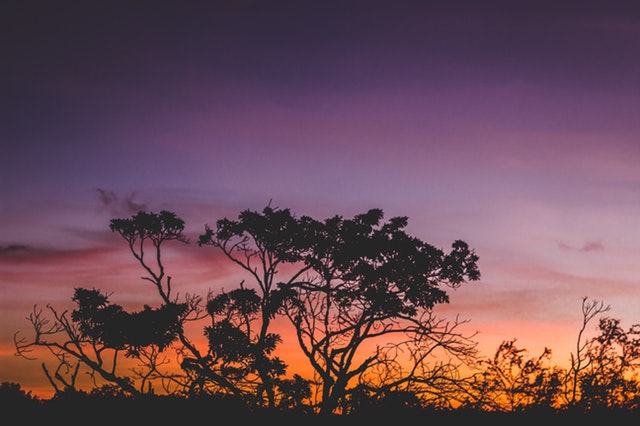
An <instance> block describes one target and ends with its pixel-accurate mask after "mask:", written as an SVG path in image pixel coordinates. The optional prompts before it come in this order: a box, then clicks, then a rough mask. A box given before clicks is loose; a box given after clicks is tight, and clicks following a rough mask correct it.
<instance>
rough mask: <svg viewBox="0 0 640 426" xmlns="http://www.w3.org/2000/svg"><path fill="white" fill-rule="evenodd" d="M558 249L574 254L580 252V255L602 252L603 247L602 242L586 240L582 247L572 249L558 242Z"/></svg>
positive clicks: (572, 247)
mask: <svg viewBox="0 0 640 426" xmlns="http://www.w3.org/2000/svg"><path fill="white" fill-rule="evenodd" d="M558 248H559V249H560V250H563V251H575V252H581V253H588V252H591V251H602V250H604V245H603V244H602V241H599V240H597V241H590V240H587V241H586V242H585V243H584V244H583V245H582V247H574V246H571V245H569V244H567V243H565V242H563V241H559V242H558Z"/></svg>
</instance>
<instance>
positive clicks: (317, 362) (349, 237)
mask: <svg viewBox="0 0 640 426" xmlns="http://www.w3.org/2000/svg"><path fill="white" fill-rule="evenodd" d="M382 218H383V213H382V210H379V209H372V210H370V211H368V212H366V213H364V214H361V215H357V216H355V217H354V218H353V219H343V218H342V217H340V216H334V217H332V218H329V219H327V220H325V221H322V222H321V221H318V220H315V219H313V218H311V217H308V216H303V217H301V218H299V219H298V218H296V217H295V216H293V215H292V214H291V212H290V211H289V210H288V209H282V210H281V209H274V208H272V207H270V206H267V207H266V208H265V209H263V211H262V212H256V211H249V210H246V211H243V212H242V213H241V214H240V215H239V218H238V220H235V221H232V220H228V219H223V220H220V221H218V222H217V228H216V230H214V229H212V228H210V227H207V228H206V229H205V231H206V232H205V234H203V235H202V236H201V237H200V241H199V242H200V244H201V245H204V244H206V245H212V246H214V247H217V248H219V249H221V250H222V251H223V253H224V254H225V255H227V256H228V257H229V258H230V259H231V260H233V261H234V262H235V263H237V264H238V265H240V266H241V267H242V268H244V269H245V270H246V271H247V272H249V273H250V274H251V275H252V276H253V278H254V279H255V281H256V283H257V284H258V287H259V289H260V292H261V293H260V299H261V300H260V306H261V310H262V317H261V324H262V327H261V328H260V330H261V331H260V335H259V336H258V338H257V341H258V342H259V341H261V340H264V339H265V338H266V336H268V335H269V334H268V333H267V330H268V327H269V323H270V319H271V318H272V317H273V316H274V315H277V314H278V313H283V314H284V315H286V316H287V317H288V318H289V319H290V320H291V323H292V324H293V326H294V327H295V330H296V334H297V337H298V343H299V345H300V347H301V349H302V351H303V352H304V354H305V355H306V356H307V358H308V360H309V362H310V364H311V366H312V367H313V369H314V371H315V373H316V375H317V379H318V380H319V382H320V397H319V401H320V403H319V404H320V411H321V412H323V413H333V412H334V411H336V410H337V409H338V408H339V405H340V404H341V403H342V402H343V400H344V398H345V397H346V395H347V392H348V388H349V386H354V383H357V382H360V384H364V383H366V384H367V385H368V386H369V387H370V388H372V389H373V388H376V389H377V392H379V393H383V392H389V391H390V390H393V389H396V388H398V387H401V388H403V389H404V388H411V387H416V386H417V387H420V386H426V385H433V384H434V381H435V377H442V373H443V372H444V371H446V370H447V369H446V368H445V367H443V366H442V365H440V366H438V374H437V375H436V374H433V370H430V369H428V368H425V367H426V360H427V359H428V357H430V356H433V355H434V351H435V349H436V348H440V349H442V350H444V351H445V352H447V353H448V354H449V355H453V356H455V357H457V358H458V359H460V360H467V359H469V358H471V357H473V356H474V355H475V352H474V349H475V344H474V343H473V342H471V341H470V340H469V339H468V338H465V337H464V336H462V335H461V334H458V333H456V331H455V329H456V327H457V326H459V323H458V322H456V323H453V324H451V323H448V322H444V321H442V320H439V319H437V318H435V317H434V316H433V314H432V312H431V310H432V308H433V307H434V306H435V305H436V304H439V303H445V302H447V301H448V297H447V294H446V292H445V291H444V289H443V288H442V287H444V286H446V285H448V286H450V287H457V286H459V285H460V284H461V283H463V282H465V281H466V280H467V279H468V280H477V279H479V277H480V273H479V271H478V269H477V264H476V262H477V260H478V257H477V256H476V255H475V253H473V251H472V250H470V249H469V248H468V246H467V244H466V243H464V242H463V241H456V242H454V244H453V246H452V250H451V252H450V253H444V252H443V251H442V250H440V249H437V248H435V247H433V246H431V245H429V244H427V243H424V242H422V241H420V240H419V239H417V238H414V237H411V236H409V235H408V234H406V232H405V231H404V227H405V226H406V224H407V219H406V218H404V217H396V218H392V219H391V220H390V221H389V222H387V223H382ZM285 264H287V266H288V271H289V275H288V277H287V278H286V279H283V280H280V281H278V282H277V286H276V285H275V284H276V274H277V273H278V271H279V267H281V266H283V265H285ZM395 336H400V338H399V339H396V338H395ZM389 339H391V341H392V343H389ZM393 340H395V341H393ZM370 342H371V344H373V345H376V344H377V345H378V346H376V347H375V349H373V351H372V353H365V349H364V348H366V347H367V345H368V344H369V343H370ZM401 351H407V353H408V354H409V356H408V361H409V362H411V363H412V365H410V366H409V367H408V368H406V367H404V366H403V362H404V361H407V360H401V359H400V357H399V354H400V353H401ZM448 367H452V364H448ZM450 372H451V371H450V370H449V371H447V373H450ZM262 376H263V378H268V376H266V375H262ZM263 382H264V383H265V385H266V389H269V388H270V386H269V383H270V381H268V380H263Z"/></svg>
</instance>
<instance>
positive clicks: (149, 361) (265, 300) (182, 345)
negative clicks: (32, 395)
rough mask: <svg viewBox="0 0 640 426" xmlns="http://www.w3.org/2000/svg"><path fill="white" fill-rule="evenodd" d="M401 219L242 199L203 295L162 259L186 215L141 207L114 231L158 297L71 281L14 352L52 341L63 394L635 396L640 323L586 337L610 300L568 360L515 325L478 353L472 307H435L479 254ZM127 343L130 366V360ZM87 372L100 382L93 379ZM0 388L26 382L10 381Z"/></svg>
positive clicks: (408, 403) (363, 406) (581, 401)
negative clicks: (424, 234) (247, 206)
mask: <svg viewBox="0 0 640 426" xmlns="http://www.w3.org/2000/svg"><path fill="white" fill-rule="evenodd" d="M407 225H408V218H407V217H392V218H390V219H388V220H385V217H384V214H383V211H382V210H381V209H370V210H368V211H366V212H364V213H362V214H357V215H355V216H353V217H352V218H344V217H342V216H340V215H335V216H332V217H329V218H326V219H322V220H318V219H314V218H312V217H310V216H301V217H297V216H295V215H294V214H293V213H292V212H291V211H290V210H289V209H279V208H274V207H271V206H270V205H268V206H266V207H265V208H264V209H262V210H261V211H253V210H244V211H241V212H240V213H239V214H238V216H237V218H234V219H230V218H222V219H219V220H217V221H216V222H215V226H209V225H205V228H204V232H203V233H202V234H201V235H200V236H199V238H198V245H199V246H208V247H211V248H212V249H214V250H217V251H219V252H221V253H222V254H223V255H224V256H225V257H226V259H227V260H228V261H230V262H231V265H235V266H236V267H237V268H239V270H240V271H242V272H243V273H244V274H245V276H246V279H243V280H241V281H240V282H230V283H228V284H226V285H225V286H224V287H225V289H220V290H218V291H215V292H214V291H209V292H208V293H207V294H206V296H202V295H198V294H190V293H180V292H176V293H175V294H174V292H173V288H172V285H173V284H172V278H171V276H170V275H168V273H167V271H166V268H165V265H164V262H163V250H164V247H165V246H166V244H168V243H173V242H180V243H185V244H187V243H188V242H189V239H188V238H187V237H186V235H185V234H184V221H183V220H182V219H181V218H179V217H178V216H177V215H176V214H175V213H172V212H168V211H161V212H160V213H153V212H143V211H140V212H138V213H137V214H135V215H133V216H132V217H130V218H126V219H113V220H111V222H110V229H111V231H112V232H113V233H115V234H117V235H119V236H120V237H121V238H122V239H123V240H124V241H125V242H126V243H127V245H128V247H129V250H130V252H131V254H132V255H133V257H134V259H135V261H136V262H137V263H138V264H139V265H140V266H141V267H142V269H143V270H144V271H145V275H144V276H143V277H142V280H143V281H144V282H145V283H147V284H146V287H145V288H151V289H152V290H154V291H155V293H156V294H157V296H158V300H157V303H156V304H151V303H150V304H145V305H144V306H143V307H142V309H140V310H138V311H127V310H125V309H124V308H123V307H122V306H120V305H118V304H115V303H112V302H111V301H110V297H111V296H108V295H107V294H106V293H104V292H102V291H100V290H97V289H91V290H89V289H85V288H75V292H74V294H73V297H72V301H73V302H74V303H75V309H73V310H72V312H71V313H70V314H69V313H68V312H67V311H62V312H60V311H58V310H56V309H55V308H54V307H52V306H50V305H47V311H46V313H48V315H49V316H50V317H48V316H47V315H46V314H45V311H43V310H42V309H38V308H37V306H34V309H33V312H32V313H31V314H30V316H29V318H28V319H29V321H30V322H31V325H32V326H33V337H32V338H24V337H18V333H16V335H15V336H14V343H15V347H16V353H17V354H18V355H20V356H22V357H24V358H26V359H32V357H31V354H32V353H33V352H34V351H36V350H37V349H39V348H41V349H44V350H45V351H48V354H49V360H53V368H52V367H51V364H49V365H47V363H45V362H43V363H42V369H43V371H44V374H45V375H46V377H47V379H48V380H49V382H50V384H51V385H52V386H53V388H54V389H55V392H56V397H55V398H54V400H56V401H57V402H58V403H63V401H65V400H75V401H78V398H81V397H82V398H85V399H84V401H89V400H91V398H103V399H110V400H115V399H118V400H120V399H121V398H125V399H134V400H137V401H141V398H144V397H150V396H159V395H161V394H162V395H166V396H168V397H175V398H188V399H190V400H192V401H201V400H206V401H208V403H214V402H215V401H217V402H216V403H221V404H223V405H226V406H227V407H231V406H233V407H243V408H244V409H247V410H249V411H252V412H257V411H259V410H270V412H278V411H280V412H288V413H306V414H309V413H315V414H318V413H320V414H325V415H333V414H336V413H341V414H345V415H349V414H350V415H356V414H358V415H361V414H362V413H365V412H370V413H375V412H380V411H377V410H384V412H387V413H390V412H396V411H397V410H424V409H430V410H452V409H454V408H457V409H458V410H467V412H472V411H474V410H480V411H482V412H524V411H527V410H534V409H535V410H537V412H540V413H542V412H557V411H558V410H561V409H564V410H568V409H575V410H578V411H580V412H585V411H591V412H593V410H596V409H602V408H616V409H621V410H623V409H624V410H626V409H638V408H639V407H640V385H639V383H640V382H639V380H638V374H639V363H640V338H639V336H640V325H634V326H632V327H631V328H629V329H628V330H624V329H623V328H622V327H621V326H620V322H619V321H618V320H616V319H613V318H610V317H603V318H600V322H599V324H598V333H599V334H598V335H597V336H595V337H592V338H587V337H586V335H585V332H586V327H587V324H589V323H590V322H591V321H592V320H593V319H594V318H595V317H596V316H597V315H600V314H603V313H605V312H606V311H608V310H609V307H608V306H605V305H604V304H602V303H601V302H600V303H598V302H595V301H591V302H589V301H588V300H587V299H586V298H584V299H583V306H582V310H583V312H582V314H583V323H582V327H581V329H580V330H579V333H578V338H577V342H576V351H575V353H572V354H571V359H570V368H569V369H564V368H560V367H557V366H554V365H552V364H551V350H549V349H546V348H545V350H544V351H543V353H542V354H541V355H539V356H537V357H536V356H534V357H529V356H528V353H527V351H526V350H525V349H522V348H519V347H517V345H516V339H513V340H508V341H504V342H502V344H501V345H500V346H499V347H498V349H497V351H496V353H495V354H494V356H493V357H489V358H485V357H483V356H482V355H481V354H479V353H478V351H477V342H475V341H474V336H475V334H473V333H472V334H468V333H465V332H464V331H463V329H462V326H463V325H464V324H466V323H467V322H468V321H467V320H461V319H460V318H459V317H458V316H456V317H455V318H454V319H446V318H440V317H439V316H437V315H436V314H435V311H434V307H436V306H437V305H439V304H443V303H448V302H449V293H448V292H449V291H450V290H454V289H456V288H458V287H460V286H461V285H463V284H466V283H469V282H473V281H478V280H479V279H480V271H479V267H478V261H479V257H478V256H477V255H476V253H475V251H474V250H473V249H472V248H470V247H469V245H468V244H467V243H466V242H465V241H463V240H454V241H453V242H452V243H451V246H450V247H449V249H448V250H444V249H442V248H438V247H435V246H433V245H431V244H429V243H427V242H425V241H422V240H421V239H419V238H417V237H415V236H412V235H410V234H408V233H407V232H406V227H407ZM148 284H151V287H149V285H148ZM178 295H179V296H178ZM276 320H278V327H283V324H288V326H289V327H290V331H292V332H293V333H289V334H287V335H292V336H294V338H295V342H287V343H289V344H297V346H298V348H299V349H300V353H301V354H302V355H303V356H304V357H305V359H306V361H307V362H308V367H309V368H308V369H307V371H311V372H312V377H304V376H302V375H300V374H298V373H297V372H293V373H290V372H289V366H288V365H287V363H286V361H285V358H283V357H281V356H282V355H283V352H281V351H279V349H281V348H282V346H281V345H282V343H283V338H282V335H281V334H280V333H279V331H280V329H279V330H276V329H275V327H274V324H275V323H276ZM189 323H194V324H200V325H202V328H201V330H202V332H201V333H200V334H198V336H197V340H199V341H201V339H200V337H201V336H203V335H204V337H205V340H204V345H203V344H202V343H200V342H198V344H196V343H194V342H196V339H194V338H193V337H191V336H189V335H188V332H189V330H193V327H187V324H189ZM121 354H124V356H125V357H127V358H129V360H133V361H135V366H134V367H133V368H130V367H126V368H125V367H122V365H123V363H122V362H121V361H120V358H119V357H120V356H122V355H121ZM80 374H87V375H88V376H89V377H90V379H91V381H92V383H93V384H94V388H93V390H92V391H91V392H90V393H86V392H84V391H83V390H82V389H81V388H80V386H79V385H78V378H79V375H80ZM0 390H1V391H2V392H0V396H2V395H5V396H7V395H9V396H11V397H12V398H18V399H26V398H27V396H26V395H24V394H23V393H22V392H21V391H20V389H19V387H18V388H16V387H15V386H11V384H6V385H5V386H3V387H1V388H0ZM169 401H170V400H168V399H167V400H165V401H164V402H167V403H168V402H169ZM222 401H224V402H222ZM164 402H163V403H164Z"/></svg>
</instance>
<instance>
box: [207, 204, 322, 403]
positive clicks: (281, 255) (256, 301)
mask: <svg viewBox="0 0 640 426" xmlns="http://www.w3.org/2000/svg"><path fill="white" fill-rule="evenodd" d="M301 238H302V234H301V227H300V224H299V222H298V220H297V219H296V218H295V217H294V216H293V215H292V214H291V212H290V210H288V209H274V208H272V207H270V206H267V207H265V208H264V209H263V211H262V213H259V212H254V211H251V210H245V211H243V212H241V213H240V214H239V215H238V218H237V219H236V220H231V219H228V218H224V219H220V220H218V221H217V222H216V227H215V228H212V227H210V226H208V225H206V226H205V233H204V234H202V235H201V236H200V238H199V241H198V244H199V245H200V246H213V247H215V248H217V249H220V250H221V251H222V252H223V253H224V254H225V256H226V257H227V258H228V259H230V260H231V261H232V262H233V263H234V264H236V265H238V266H239V267H240V268H242V269H243V270H245V271H246V272H247V273H248V274H249V275H250V277H251V278H253V282H254V284H255V287H254V288H245V284H244V282H241V283H240V288H239V289H236V290H232V291H229V292H222V294H220V295H218V296H217V297H215V298H213V299H212V300H210V301H209V302H208V304H207V310H208V312H209V313H210V314H211V316H212V320H213V321H212V325H211V326H210V327H207V330H206V334H207V337H208V340H209V344H210V346H211V347H213V348H214V350H213V352H214V353H216V354H218V355H220V356H222V357H226V358H227V359H230V360H233V361H235V362H236V363H237V364H240V363H241V364H242V366H241V367H240V366H238V369H236V370H235V371H236V372H239V371H244V374H245V376H247V377H249V376H252V372H254V371H255V373H256V377H255V378H254V380H253V381H252V383H257V384H258V386H257V387H256V392H255V393H256V396H259V395H258V394H259V393H262V392H264V394H265V396H266V405H267V406H268V407H271V408H273V407H275V406H276V400H277V397H276V391H277V387H278V383H281V384H282V383H283V382H281V378H282V377H283V376H284V375H285V373H286V368H287V366H286V364H285V363H284V362H283V361H282V360H281V359H280V358H279V357H277V356H273V353H274V351H275V349H276V347H277V345H278V344H279V343H280V342H281V337H280V335H278V334H276V333H273V332H272V330H271V321H272V320H273V319H274V318H275V316H276V315H277V314H278V311H279V310H280V309H281V307H282V304H283V301H284V299H285V298H286V297H288V295H290V294H291V291H287V290H286V288H287V285H286V284H285V285H282V286H281V287H278V286H277V285H276V279H277V278H280V279H285V278H281V277H280V275H278V273H279V272H280V268H281V267H283V266H284V265H288V266H290V265H295V264H298V267H297V268H295V267H293V268H292V270H291V273H290V274H289V277H288V278H286V279H287V280H288V281H287V283H289V284H290V283H292V282H297V280H298V279H299V278H300V277H301V276H302V275H303V274H304V273H305V272H306V271H308V270H309V269H310V267H309V266H308V265H304V264H300V261H301V259H302V258H301V253H302V251H301V250H302V249H301V248H300V247H301ZM281 275H282V274H281ZM237 344H239V347H236V345H237ZM298 384H300V382H298ZM307 386H308V385H307ZM285 388H286V386H285ZM304 392H305V391H304V390H303V393H304ZM285 400H286V398H285ZM255 402H256V403H258V404H261V402H260V401H259V400H256V401H255Z"/></svg>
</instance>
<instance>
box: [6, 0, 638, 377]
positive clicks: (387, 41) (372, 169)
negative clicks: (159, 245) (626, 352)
mask: <svg viewBox="0 0 640 426" xmlns="http://www.w3.org/2000/svg"><path fill="white" fill-rule="evenodd" d="M440 3H442V5H441V4H440ZM558 3H561V5H559V4H558ZM158 4H159V5H158ZM434 4H438V5H437V6H434ZM444 4H446V5H444ZM0 28H2V30H0V31H1V32H0V34H2V36H1V37H0V48H1V49H2V50H1V52H2V58H3V65H2V68H1V69H2V71H1V72H2V79H1V82H0V87H1V96H2V104H1V105H2V114H1V115H0V139H1V142H2V155H1V156H0V161H1V163H0V166H1V170H2V171H1V173H2V174H1V178H2V180H1V188H0V190H1V194H0V195H1V205H0V227H1V228H0V324H2V325H1V326H0V339H1V340H0V381H20V382H22V383H23V384H24V385H26V387H27V388H30V387H32V386H33V387H34V388H35V387H36V384H35V383H36V381H35V380H36V379H35V377H36V376H38V377H40V376H42V373H41V372H40V371H39V370H38V367H37V366H36V365H35V364H33V363H31V364H29V363H27V362H26V361H21V360H16V358H15V357H14V356H13V355H12V354H13V344H12V335H13V333H14V332H15V331H17V330H25V331H28V330H29V328H28V323H27V322H26V320H25V319H24V318H25V317H26V316H27V315H28V314H29V313H30V311H31V308H32V306H33V304H35V303H37V304H38V305H42V306H44V305H46V303H49V302H53V303H54V304H60V305H64V304H65V303H69V301H70V298H71V296H72V294H73V289H74V288H75V287H77V286H84V287H98V288H101V289H104V290H106V291H113V292H115V294H114V296H113V297H112V300H113V301H114V303H121V304H125V303H134V304H135V303H139V304H141V303H144V301H145V297H146V296H147V295H150V296H153V295H154V294H153V292H152V291H149V290H148V289H143V290H141V288H142V285H141V284H140V283H139V281H140V280H139V276H140V275H141V270H139V269H138V268H137V266H136V265H135V263H134V261H133V258H132V257H131V256H130V255H129V254H128V252H127V248H126V245H125V244H124V243H123V242H122V241H120V240H119V239H118V238H117V236H116V235H114V234H112V233H111V232H110V231H109V229H108V224H109V220H110V219H112V218H116V217H129V216H130V215H132V214H134V213H135V212H137V211H138V210H140V209H147V210H152V211H159V210H160V209H167V210H171V211H174V212H175V213H176V214H178V215H179V216H180V217H182V218H183V219H184V220H185V221H186V222H187V230H188V232H189V234H190V235H191V236H192V237H193V239H194V240H195V239H197V235H199V233H201V232H202V231H203V230H204V225H205V224H214V223H215V221H216V220H217V219H220V218H222V217H235V216H236V215H237V213H238V212H240V211H241V210H244V209H256V210H259V209H262V207H264V206H266V205H267V204H268V203H269V202H270V200H271V204H272V206H277V207H281V208H290V209H291V210H292V211H293V212H294V213H295V214H297V215H311V216H314V217H315V218H317V219H323V218H326V217H330V216H333V215H335V214H341V215H344V216H345V217H350V216H352V215H354V214H357V213H362V212H364V211H366V210H368V209H369V208H374V207H375V208H382V209H383V210H384V212H385V217H386V218H390V217H392V216H398V215H400V216H408V217H409V226H408V230H409V232H410V233H412V234H413V235H415V236H417V237H419V238H421V239H423V240H425V241H427V242H430V243H432V244H434V245H436V246H438V247H442V248H448V247H449V245H450V244H451V242H452V241H453V240H455V239H463V240H465V241H467V242H468V243H469V244H470V245H471V246H472V247H473V248H474V249H475V250H476V252H477V254H478V255H479V256H480V264H479V265H480V270H481V273H482V280H481V281H480V282H477V283H473V284H469V285H467V286H463V288H461V289H459V290H457V291H455V292H452V293H451V294H450V296H451V303H450V305H448V306H446V307H443V308H442V309H440V310H441V312H442V313H443V314H446V315H455V314H456V313H460V315H461V316H462V317H464V318H468V319H470V320H471V323H470V328H472V329H473V330H478V331H479V332H480V334H479V335H478V340H480V341H481V343H482V345H483V347H485V348H487V350H488V351H493V350H495V349H496V348H497V346H498V345H499V343H500V342H501V341H502V340H505V339H512V338H517V339H518V342H519V344H520V345H521V346H522V347H523V348H526V349H528V350H530V351H531V353H532V354H533V355H538V354H539V353H540V352H541V350H542V349H543V348H544V346H549V347H551V348H552V349H553V351H554V360H555V361H556V362H557V363H558V364H560V363H565V362H566V361H567V360H568V358H569V351H571V350H573V347H574V345H575V338H576V337H577V332H578V330H579V327H580V325H581V321H582V317H581V300H582V297H589V298H591V299H600V300H604V301H605V302H606V303H608V304H610V305H611V307H612V310H611V312H610V315H611V316H612V317H615V318H619V319H621V320H622V325H623V327H625V328H628V327H629V326H631V325H632V324H636V323H639V322H640V309H639V308H640V226H639V225H640V4H638V3H635V4H634V2H618V1H608V2H585V1H580V2H578V1H576V2H545V1H537V2H491V1H488V2H456V1H452V2H429V1H424V2H403V1H388V2H382V1H343V2H333V1H318V2H311V1H309V2H307V1H302V2H300V1H298V2H295V1H287V2H281V1H269V2H258V1H224V2H220V1H213V2H189V1H186V2H185V1H182V2H175V3H174V2H172V1H167V2H144V1H143V2H80V1H77V2H65V1H63V2H46V1H8V2H4V3H3V5H2V11H0ZM174 256H175V258H172V261H173V263H172V268H173V269H172V271H170V274H171V275H173V277H174V278H173V279H174V286H175V285H180V284H178V283H183V285H184V286H185V288H188V289H189V290H190V291H192V290H193V291H198V292H200V293H202V294H203V295H204V294H206V290H207V289H209V288H219V287H220V286H221V285H225V286H226V287H230V286H232V285H234V284H236V283H237V282H238V281H237V279H236V278H237V277H236V276H235V271H233V270H232V269H230V268H227V267H226V266H224V265H223V264H222V263H221V262H220V260H217V259H216V256H215V254H214V253H213V252H212V251H210V250H207V249H206V248H198V247H197V245H196V244H193V243H192V244H191V245H189V246H184V247H183V246H178V247H176V253H175V254H174ZM229 274H231V275H229ZM154 300H155V299H154ZM595 325H596V324H595V323H594V324H593V326H592V327H595ZM25 363H26V364H28V367H25ZM24 368H30V369H33V370H34V372H33V373H29V375H27V373H24V371H23V369H24ZM19 374H22V375H23V376H19ZM31 374H32V376H31ZM27 376H28V377H27ZM23 378H24V380H23Z"/></svg>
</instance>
